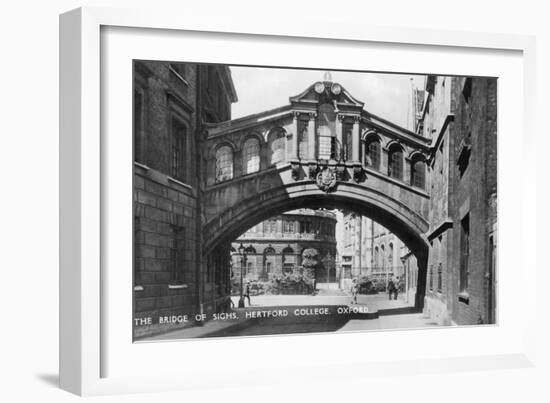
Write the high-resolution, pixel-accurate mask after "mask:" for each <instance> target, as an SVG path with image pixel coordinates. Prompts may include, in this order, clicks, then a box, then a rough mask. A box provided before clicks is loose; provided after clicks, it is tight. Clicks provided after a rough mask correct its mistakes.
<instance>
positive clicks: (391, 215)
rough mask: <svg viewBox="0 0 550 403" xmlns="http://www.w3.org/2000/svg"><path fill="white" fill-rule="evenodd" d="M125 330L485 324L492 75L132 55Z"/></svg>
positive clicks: (183, 335) (493, 236) (490, 271)
mask: <svg viewBox="0 0 550 403" xmlns="http://www.w3.org/2000/svg"><path fill="white" fill-rule="evenodd" d="M131 96H132V97H133V147H134V150H133V152H134V166H133V172H134V176H133V211H134V231H133V237H134V238H133V256H134V258H133V264H134V271H133V279H134V282H133V284H132V287H133V307H134V317H133V324H132V325H133V336H134V341H135V342H138V341H139V342H141V341H162V340H178V339H192V338H213V337H242V336H267V335H281V334H304V333H324V332H348V331H373V330H377V331H391V330H393V329H416V328H438V327H449V326H472V325H476V326H478V325H494V324H496V323H497V311H498V310H497V308H498V306H497V298H496V295H497V289H496V284H497V281H496V279H497V274H498V271H497V264H496V263H497V262H496V256H497V253H496V248H497V78H495V77H471V76H446V75H435V74H423V75H420V74H414V75H412V74H411V75H407V74H395V73H385V72H362V71H340V70H331V69H323V68H319V69H297V68H284V67H275V66H261V67H260V66H234V65H223V64H199V63H192V62H180V61H178V62H171V61H149V60H134V61H133V94H131Z"/></svg>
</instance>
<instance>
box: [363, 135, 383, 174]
mask: <svg viewBox="0 0 550 403" xmlns="http://www.w3.org/2000/svg"><path fill="white" fill-rule="evenodd" d="M365 165H366V166H368V167H370V168H372V169H376V170H379V169H380V142H379V141H378V140H377V139H370V140H369V141H367V143H366V144H365Z"/></svg>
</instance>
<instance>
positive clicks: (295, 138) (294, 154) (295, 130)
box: [290, 112, 300, 161]
mask: <svg viewBox="0 0 550 403" xmlns="http://www.w3.org/2000/svg"><path fill="white" fill-rule="evenodd" d="M299 117H300V114H299V113H298V112H294V113H293V119H292V142H291V149H292V150H291V153H290V160H291V161H292V160H298V159H299V157H300V155H299V154H298V118H299Z"/></svg>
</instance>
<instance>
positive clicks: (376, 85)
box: [230, 66, 425, 127]
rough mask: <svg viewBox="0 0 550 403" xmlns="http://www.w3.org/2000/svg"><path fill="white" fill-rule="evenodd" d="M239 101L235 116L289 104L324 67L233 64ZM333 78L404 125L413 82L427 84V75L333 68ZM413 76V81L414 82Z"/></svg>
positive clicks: (320, 76) (373, 109)
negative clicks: (297, 67)
mask: <svg viewBox="0 0 550 403" xmlns="http://www.w3.org/2000/svg"><path fill="white" fill-rule="evenodd" d="M230 69H231V74H232V77H233V82H234V84H235V88H236V90H237V97H238V99H239V100H238V102H237V103H235V104H233V106H232V118H233V119H236V118H240V117H242V116H246V115H250V114H253V113H258V112H262V111H265V110H269V109H273V108H277V107H279V106H284V105H288V103H289V100H288V99H289V97H291V96H295V95H298V94H300V93H301V92H303V91H304V90H305V89H306V88H307V87H309V86H310V85H311V84H313V83H314V82H316V81H321V80H323V77H324V74H325V72H326V71H325V70H298V69H280V68H260V67H235V66H232V67H230ZM330 73H331V75H332V81H334V82H338V83H340V85H342V86H343V87H344V88H345V89H346V90H347V91H348V92H349V93H350V94H351V95H352V96H353V97H355V98H356V99H357V100H359V101H362V102H364V103H365V109H366V110H368V111H369V112H371V113H373V114H375V115H378V116H380V117H382V118H384V119H387V120H390V121H392V122H394V123H396V124H398V125H400V126H402V127H407V126H408V125H407V120H408V118H407V116H408V114H409V113H411V108H410V107H409V105H411V103H412V100H411V94H412V90H411V88H412V85H414V86H415V87H417V88H424V80H425V77H424V76H420V75H416V76H413V75H403V74H381V73H357V72H343V71H331V72H330ZM411 79H412V83H411Z"/></svg>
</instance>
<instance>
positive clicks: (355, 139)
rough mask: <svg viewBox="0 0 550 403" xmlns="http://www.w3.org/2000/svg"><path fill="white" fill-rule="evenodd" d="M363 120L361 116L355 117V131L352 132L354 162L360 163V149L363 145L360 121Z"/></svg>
mask: <svg viewBox="0 0 550 403" xmlns="http://www.w3.org/2000/svg"><path fill="white" fill-rule="evenodd" d="M360 119H361V118H360V117H359V116H355V117H354V119H353V130H352V132H351V155H352V158H351V159H352V162H360V161H359V147H360V144H361V141H360V138H359V120H360Z"/></svg>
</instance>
